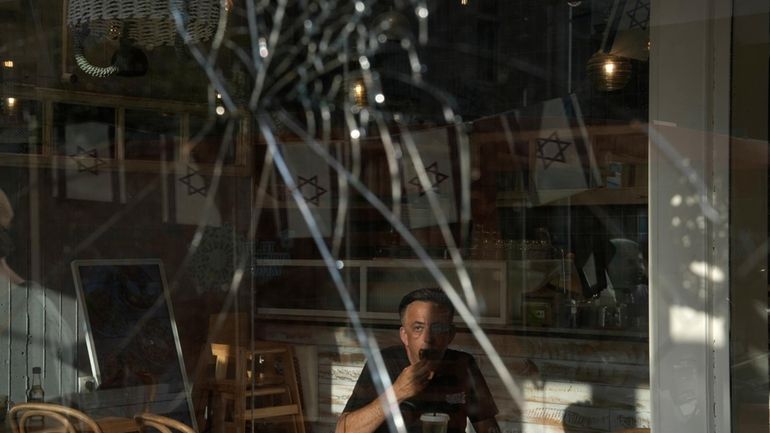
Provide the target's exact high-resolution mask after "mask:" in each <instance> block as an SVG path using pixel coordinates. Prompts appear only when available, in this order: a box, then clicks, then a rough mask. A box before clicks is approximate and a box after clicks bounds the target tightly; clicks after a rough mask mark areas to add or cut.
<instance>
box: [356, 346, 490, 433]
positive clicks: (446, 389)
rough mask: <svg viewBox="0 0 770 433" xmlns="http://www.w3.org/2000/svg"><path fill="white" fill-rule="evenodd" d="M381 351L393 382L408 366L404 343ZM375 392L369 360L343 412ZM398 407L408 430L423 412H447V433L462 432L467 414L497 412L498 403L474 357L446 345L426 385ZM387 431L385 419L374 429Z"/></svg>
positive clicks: (416, 428)
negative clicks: (496, 403)
mask: <svg viewBox="0 0 770 433" xmlns="http://www.w3.org/2000/svg"><path fill="white" fill-rule="evenodd" d="M381 353H382V358H383V361H384V363H385V368H386V369H387V371H388V375H389V376H390V381H391V383H392V382H394V381H395V380H396V378H397V377H398V375H399V374H400V373H401V371H402V370H403V369H404V368H406V367H408V366H409V358H408V357H407V354H406V349H405V348H404V346H393V347H389V348H387V349H384V350H383V351H382V352H381ZM378 396H379V393H378V392H377V389H376V388H375V386H374V382H373V379H372V372H371V370H370V363H368V362H367V363H366V365H365V366H364V370H363V371H362V372H361V376H359V377H358V382H356V387H355V388H354V389H353V394H352V395H351V396H350V399H349V400H348V404H347V405H346V406H345V410H344V412H351V411H354V410H356V409H359V408H361V407H363V406H366V405H367V404H369V403H371V402H372V401H374V400H375V399H376V398H377V397H378ZM400 408H401V413H402V414H403V416H404V421H405V423H406V427H407V431H409V432H410V433H411V432H420V431H421V429H422V424H421V423H420V415H421V414H423V413H426V412H443V413H446V414H448V415H449V417H450V418H449V426H448V429H447V433H463V432H464V431H465V427H466V418H468V419H470V420H471V423H475V422H477V421H483V420H486V419H490V418H493V417H494V416H495V415H496V414H497V406H496V405H495V402H494V400H493V399H492V394H491V393H490V392H489V388H487V383H486V381H485V380H484V376H482V374H481V371H479V367H478V366H477V365H476V361H475V360H474V359H473V357H472V356H471V355H469V354H467V353H465V352H459V351H456V350H451V349H447V351H446V353H445V354H444V359H442V360H441V361H440V364H439V367H438V369H437V370H436V373H435V375H434V377H433V379H431V381H430V383H429V384H428V386H427V387H426V388H425V389H424V390H423V391H422V392H421V393H420V394H418V395H416V396H414V397H412V398H410V399H409V400H407V401H404V402H402V403H401V406H400ZM389 431H390V430H389V427H388V421H387V420H386V421H385V422H383V423H382V425H381V426H380V427H379V428H378V429H377V430H376V432H377V433H386V432H389Z"/></svg>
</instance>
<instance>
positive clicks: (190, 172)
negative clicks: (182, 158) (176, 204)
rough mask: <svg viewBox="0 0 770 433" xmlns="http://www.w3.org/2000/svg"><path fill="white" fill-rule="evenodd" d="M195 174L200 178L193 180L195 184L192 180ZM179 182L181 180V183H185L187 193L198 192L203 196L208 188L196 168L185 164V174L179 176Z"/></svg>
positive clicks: (204, 179)
mask: <svg viewBox="0 0 770 433" xmlns="http://www.w3.org/2000/svg"><path fill="white" fill-rule="evenodd" d="M196 176H198V178H199V179H200V182H195V183H196V184H197V185H196V184H194V182H193V181H194V180H195V177H196ZM179 182H181V183H182V185H187V195H194V194H200V195H202V196H205V195H206V193H207V192H208V189H209V186H208V185H207V184H206V178H205V177H203V176H202V175H200V174H199V173H198V170H196V169H195V168H193V167H190V166H189V165H188V166H187V175H186V176H182V177H180V178H179ZM198 185H200V186H198Z"/></svg>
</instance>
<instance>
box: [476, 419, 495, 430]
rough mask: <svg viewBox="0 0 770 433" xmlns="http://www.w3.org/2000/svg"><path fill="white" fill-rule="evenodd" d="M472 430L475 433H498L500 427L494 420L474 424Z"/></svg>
mask: <svg viewBox="0 0 770 433" xmlns="http://www.w3.org/2000/svg"><path fill="white" fill-rule="evenodd" d="M473 429H474V430H476V433H500V426H499V425H497V420H496V419H494V418H489V419H485V420H482V421H476V422H474V423H473Z"/></svg>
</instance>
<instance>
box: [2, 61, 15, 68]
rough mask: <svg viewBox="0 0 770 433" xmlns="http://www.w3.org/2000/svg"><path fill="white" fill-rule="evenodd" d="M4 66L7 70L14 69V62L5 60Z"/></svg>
mask: <svg viewBox="0 0 770 433" xmlns="http://www.w3.org/2000/svg"><path fill="white" fill-rule="evenodd" d="M3 66H4V67H6V68H12V67H13V60H3Z"/></svg>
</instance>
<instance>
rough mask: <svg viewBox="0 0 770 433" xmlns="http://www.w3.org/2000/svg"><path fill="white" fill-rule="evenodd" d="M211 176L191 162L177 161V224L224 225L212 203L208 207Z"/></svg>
mask: <svg viewBox="0 0 770 433" xmlns="http://www.w3.org/2000/svg"><path fill="white" fill-rule="evenodd" d="M211 180H212V179H211V175H210V174H207V173H203V172H202V171H201V170H200V169H199V168H198V165H197V164H195V163H194V162H191V161H182V160H180V161H177V163H176V164H175V170H174V211H175V212H174V215H176V223H177V224H190V225H198V224H200V223H201V221H202V222H203V225H206V226H220V225H222V217H221V215H220V214H219V210H218V209H217V207H216V203H212V205H211V206H210V207H207V206H206V197H207V196H208V194H209V189H210V187H211Z"/></svg>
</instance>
